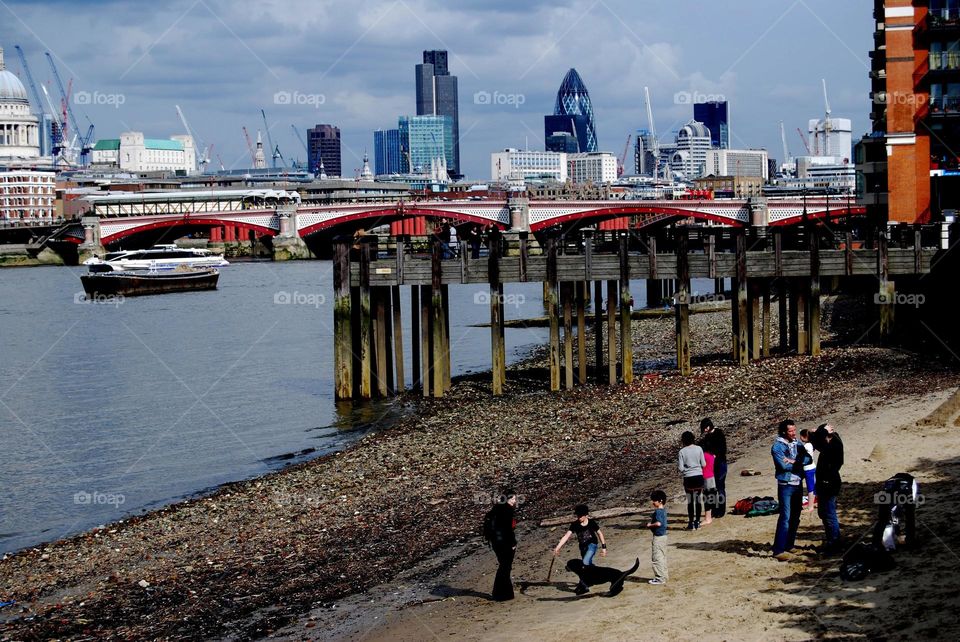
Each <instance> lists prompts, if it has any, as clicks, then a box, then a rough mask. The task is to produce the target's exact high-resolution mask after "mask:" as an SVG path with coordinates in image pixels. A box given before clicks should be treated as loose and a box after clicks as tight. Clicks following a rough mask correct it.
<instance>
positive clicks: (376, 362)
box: [370, 286, 387, 398]
mask: <svg viewBox="0 0 960 642" xmlns="http://www.w3.org/2000/svg"><path fill="white" fill-rule="evenodd" d="M370 307H371V315H370V327H371V331H372V334H373V366H374V370H373V377H374V382H375V383H376V389H377V395H378V396H380V397H381V398H383V397H386V396H387V328H386V323H387V319H386V316H387V310H386V306H385V305H384V297H383V288H382V287H379V286H378V287H373V288H370Z"/></svg>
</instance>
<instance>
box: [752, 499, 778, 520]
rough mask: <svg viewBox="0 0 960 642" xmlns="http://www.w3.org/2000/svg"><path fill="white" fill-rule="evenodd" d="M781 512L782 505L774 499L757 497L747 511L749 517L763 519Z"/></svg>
mask: <svg viewBox="0 0 960 642" xmlns="http://www.w3.org/2000/svg"><path fill="white" fill-rule="evenodd" d="M779 511H780V504H779V502H777V500H775V499H774V498H773V497H755V498H754V501H753V506H752V507H751V508H750V510H748V511H747V514H746V516H747V517H763V516H764V515H773V514H775V513H777V512H779Z"/></svg>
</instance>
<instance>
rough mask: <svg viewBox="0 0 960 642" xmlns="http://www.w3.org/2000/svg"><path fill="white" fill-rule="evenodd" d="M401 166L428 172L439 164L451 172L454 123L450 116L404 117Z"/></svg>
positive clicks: (401, 120)
mask: <svg viewBox="0 0 960 642" xmlns="http://www.w3.org/2000/svg"><path fill="white" fill-rule="evenodd" d="M398 131H399V136H400V157H401V161H400V162H401V164H402V167H403V168H404V169H405V170H406V171H410V172H414V173H428V172H430V171H431V168H432V167H435V166H436V165H437V163H438V161H440V162H442V163H443V164H444V165H445V166H446V167H447V170H448V172H449V168H450V165H451V163H452V162H453V149H454V145H453V122H452V119H451V118H450V117H449V116H429V115H424V116H401V117H400V121H399V127H398Z"/></svg>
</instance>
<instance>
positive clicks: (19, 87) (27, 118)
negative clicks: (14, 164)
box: [0, 49, 40, 163]
mask: <svg viewBox="0 0 960 642" xmlns="http://www.w3.org/2000/svg"><path fill="white" fill-rule="evenodd" d="M37 158H40V121H39V119H38V118H37V117H36V116H35V115H34V114H33V112H31V111H30V101H29V100H28V99H27V90H26V89H25V88H24V86H23V83H22V82H20V79H19V78H17V77H16V76H15V75H14V74H13V73H11V72H9V71H7V69H6V67H5V65H4V61H3V49H0V163H2V162H3V161H19V160H30V159H37Z"/></svg>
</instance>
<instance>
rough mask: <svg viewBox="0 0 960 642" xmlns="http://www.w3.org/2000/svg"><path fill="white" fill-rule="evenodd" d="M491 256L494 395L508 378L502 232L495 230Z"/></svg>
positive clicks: (491, 346)
mask: <svg viewBox="0 0 960 642" xmlns="http://www.w3.org/2000/svg"><path fill="white" fill-rule="evenodd" d="M490 238H491V243H490V254H489V255H488V256H489V258H488V262H487V276H488V281H489V292H490V351H491V362H492V364H493V365H492V368H491V374H492V377H493V380H492V384H491V385H492V387H493V394H494V395H495V396H500V395H502V394H503V384H504V380H505V376H506V349H505V346H504V334H503V285H502V284H501V283H500V230H499V229H496V228H494V230H493V231H492V232H491V235H490Z"/></svg>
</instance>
